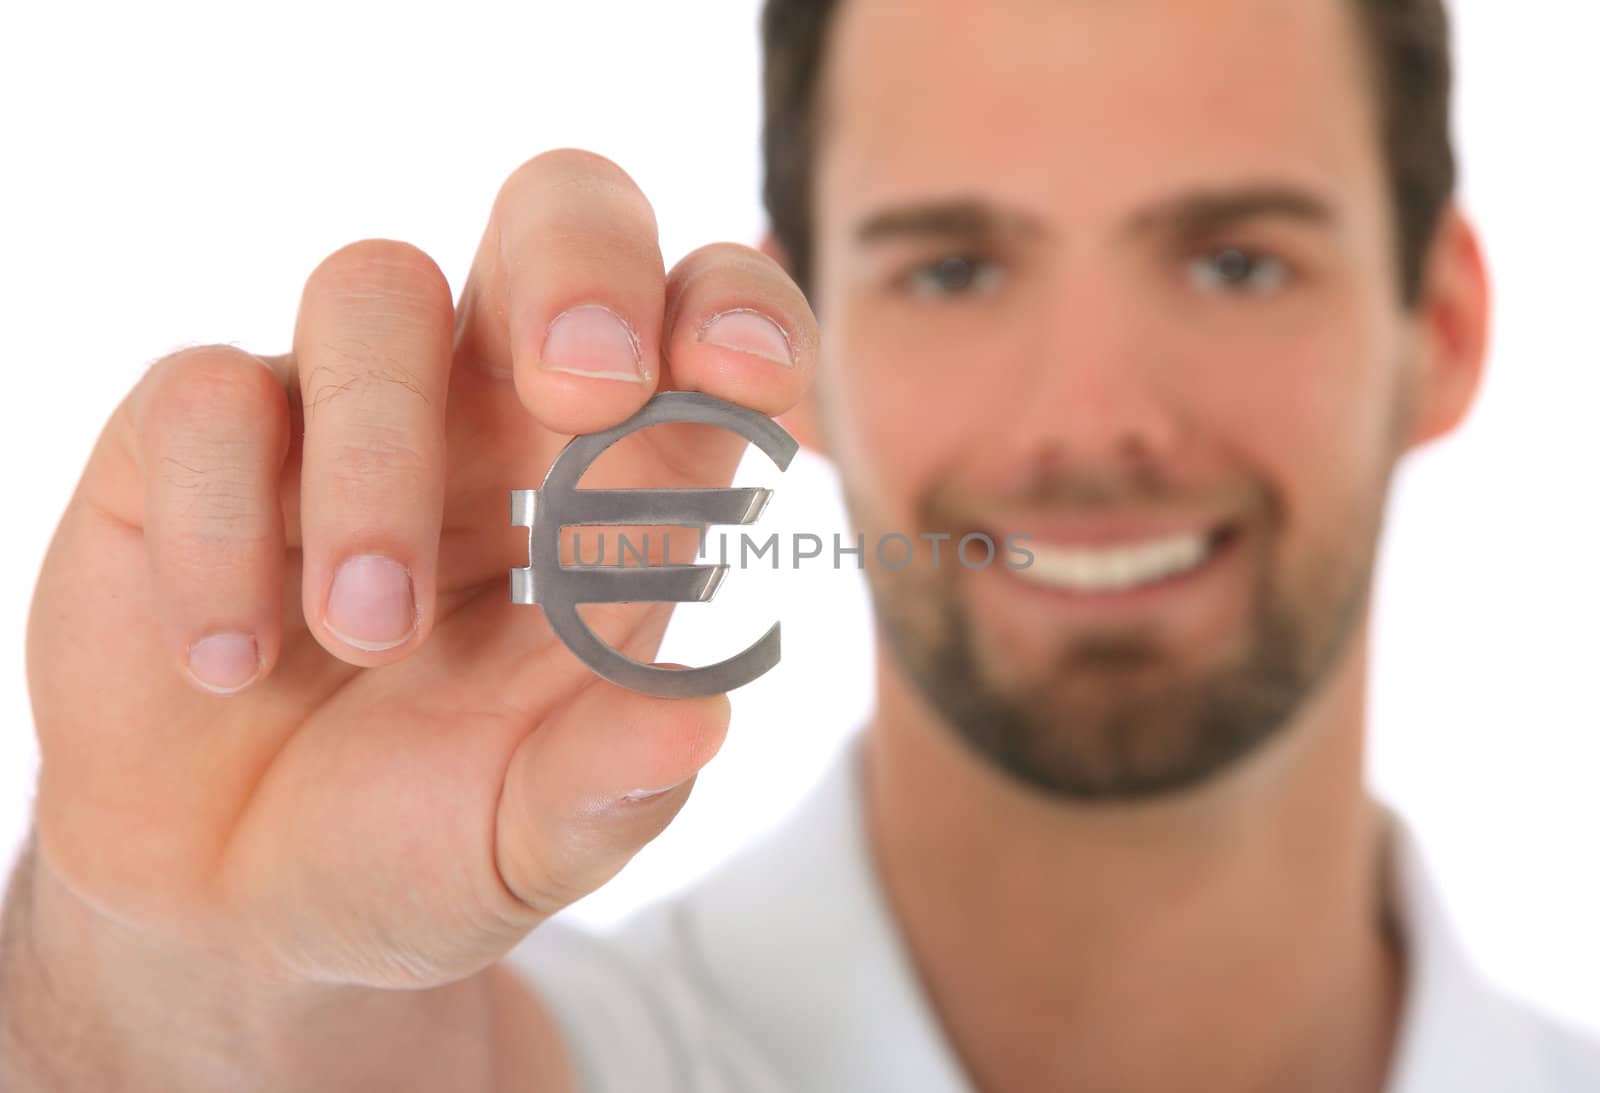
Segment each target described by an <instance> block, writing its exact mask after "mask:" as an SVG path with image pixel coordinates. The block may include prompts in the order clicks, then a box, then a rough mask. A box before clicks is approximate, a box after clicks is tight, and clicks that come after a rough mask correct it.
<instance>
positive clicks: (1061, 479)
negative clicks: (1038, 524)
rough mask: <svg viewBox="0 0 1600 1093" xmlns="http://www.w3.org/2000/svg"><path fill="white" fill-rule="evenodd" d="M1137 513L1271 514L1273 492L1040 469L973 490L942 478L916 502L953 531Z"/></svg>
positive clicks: (1135, 474) (1274, 516)
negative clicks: (1005, 484)
mask: <svg viewBox="0 0 1600 1093" xmlns="http://www.w3.org/2000/svg"><path fill="white" fill-rule="evenodd" d="M1126 512H1138V513H1140V514H1144V515H1160V516H1167V517H1174V518H1186V517H1192V518H1195V519H1196V520H1197V522H1198V521H1204V520H1217V521H1224V520H1225V521H1228V522H1236V521H1241V520H1260V519H1265V520H1267V521H1269V522H1272V523H1277V522H1278V520H1279V516H1280V512H1281V505H1280V504H1279V502H1278V498H1277V494H1276V492H1275V491H1273V490H1272V488H1271V487H1270V486H1268V484H1267V483H1266V482H1264V481H1262V480H1260V479H1257V478H1250V477H1239V478H1234V479H1230V480H1228V481H1226V482H1218V483H1216V484H1214V485H1210V486H1205V487H1200V488H1196V487H1192V486H1190V487H1178V486H1175V485H1174V484H1173V483H1172V482H1171V480H1170V479H1168V478H1167V477H1166V476H1164V475H1161V474H1160V473H1159V472H1155V471H1149V470H1138V471H1130V472H1128V473H1124V474H1119V475H1115V476H1113V475H1105V474H1101V475H1091V474H1083V473H1067V472H1057V471H1052V472H1041V473H1038V474H1034V475H1031V476H1030V477H1029V478H1028V479H1027V480H1026V481H1025V482H1024V483H1023V484H1022V485H1020V486H1019V487H1017V488H1016V489H1013V490H1009V491H1000V490H995V491H978V490H973V489H971V488H969V487H967V486H964V485H961V484H957V483H952V482H946V483H942V484H940V485H939V486H937V487H935V488H933V489H931V490H929V491H928V492H927V493H926V494H924V495H923V497H922V499H921V501H920V502H919V503H918V505H917V513H918V518H919V519H920V520H921V521H922V522H923V523H924V524H925V525H926V526H929V527H936V528H941V529H950V530H954V529H956V528H969V527H972V526H976V525H981V524H985V523H989V522H992V521H995V520H997V519H1017V518H1035V519H1037V518H1045V517H1066V516H1103V515H1105V514H1107V513H1126Z"/></svg>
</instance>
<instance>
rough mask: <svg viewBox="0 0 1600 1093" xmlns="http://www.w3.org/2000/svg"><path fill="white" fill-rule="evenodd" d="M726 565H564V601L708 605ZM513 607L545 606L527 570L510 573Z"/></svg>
mask: <svg viewBox="0 0 1600 1093" xmlns="http://www.w3.org/2000/svg"><path fill="white" fill-rule="evenodd" d="M727 572H728V567H727V566H725V565H652V566H640V567H631V566H620V565H564V566H562V567H561V583H562V590H561V596H562V599H564V600H566V601H567V602H569V603H705V602H707V601H708V600H710V599H711V597H713V596H715V595H716V594H717V589H718V588H720V587H721V586H722V578H723V576H724V575H726V574H727ZM511 599H512V602H513V603H542V602H543V601H542V600H540V599H539V590H538V587H537V586H536V585H535V584H534V582H533V581H531V580H529V578H528V570H526V569H513V570H512V571H511Z"/></svg>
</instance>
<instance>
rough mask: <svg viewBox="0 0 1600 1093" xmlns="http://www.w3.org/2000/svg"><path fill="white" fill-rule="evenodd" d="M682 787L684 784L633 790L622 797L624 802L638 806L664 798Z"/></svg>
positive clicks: (676, 783) (678, 783) (677, 783)
mask: <svg viewBox="0 0 1600 1093" xmlns="http://www.w3.org/2000/svg"><path fill="white" fill-rule="evenodd" d="M686 781H688V779H687V778H685V779H684V782H686ZM681 785H683V782H674V783H673V784H672V785H670V786H662V787H661V788H660V789H633V790H629V791H628V792H627V793H624V794H623V795H622V799H623V800H624V801H628V802H631V803H633V804H637V803H638V802H640V801H649V800H652V799H653V798H656V797H664V796H665V795H667V794H668V793H671V792H672V791H673V790H675V789H677V788H678V787H679V786H681Z"/></svg>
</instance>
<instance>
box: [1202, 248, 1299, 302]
mask: <svg viewBox="0 0 1600 1093" xmlns="http://www.w3.org/2000/svg"><path fill="white" fill-rule="evenodd" d="M1188 272H1189V280H1190V281H1191V282H1192V283H1193V284H1194V285H1195V287H1197V288H1199V289H1200V290H1201V291H1202V292H1232V293H1245V294H1249V295H1263V294H1265V293H1268V292H1273V291H1275V290H1277V289H1279V288H1282V287H1283V284H1284V282H1285V281H1286V280H1287V279H1288V276H1289V269H1288V267H1287V266H1286V265H1285V264H1284V263H1283V262H1281V261H1279V260H1278V259H1276V258H1273V257H1272V256H1270V255H1265V254H1256V253H1254V252H1252V251H1247V250H1242V249H1240V248H1238V247H1224V248H1222V249H1220V250H1214V251H1210V252H1208V253H1206V254H1201V255H1197V256H1196V257H1194V258H1191V259H1190V260H1189V266H1188Z"/></svg>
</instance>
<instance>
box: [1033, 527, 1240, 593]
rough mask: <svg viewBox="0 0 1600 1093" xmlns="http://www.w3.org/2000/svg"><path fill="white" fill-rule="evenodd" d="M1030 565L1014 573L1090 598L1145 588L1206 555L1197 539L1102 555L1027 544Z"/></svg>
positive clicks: (1205, 543)
mask: <svg viewBox="0 0 1600 1093" xmlns="http://www.w3.org/2000/svg"><path fill="white" fill-rule="evenodd" d="M1028 549H1029V550H1031V551H1032V552H1033V564H1032V565H1030V566H1026V567H1024V568H1022V569H1018V570H1016V571H1015V572H1016V574H1017V576H1018V577H1021V578H1022V579H1024V580H1028V581H1033V582H1034V583H1036V584H1046V585H1053V586H1055V587H1058V588H1070V589H1074V590H1078V591H1086V592H1094V591H1100V590H1106V589H1121V588H1129V587H1131V586H1133V585H1138V584H1148V583H1149V582H1151V581H1158V580H1160V579H1161V578H1163V577H1170V576H1172V575H1173V574H1175V573H1182V572H1184V571H1185V570H1189V569H1193V568H1195V567H1196V566H1198V565H1199V564H1200V563H1201V562H1203V561H1205V559H1206V557H1207V556H1208V555H1209V554H1210V553H1211V547H1210V542H1209V540H1208V538H1207V536H1205V535H1203V534H1189V535H1174V536H1172V537H1170V538H1167V539H1151V540H1148V541H1146V542H1142V543H1132V544H1128V545H1125V546H1115V547H1108V548H1103V549H1090V548H1086V547H1060V546H1042V545H1037V544H1033V543H1030V544H1028Z"/></svg>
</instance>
